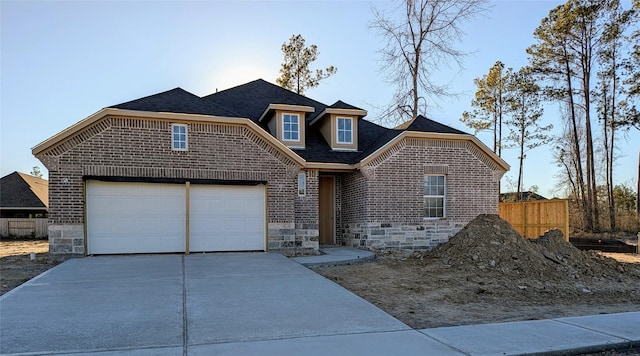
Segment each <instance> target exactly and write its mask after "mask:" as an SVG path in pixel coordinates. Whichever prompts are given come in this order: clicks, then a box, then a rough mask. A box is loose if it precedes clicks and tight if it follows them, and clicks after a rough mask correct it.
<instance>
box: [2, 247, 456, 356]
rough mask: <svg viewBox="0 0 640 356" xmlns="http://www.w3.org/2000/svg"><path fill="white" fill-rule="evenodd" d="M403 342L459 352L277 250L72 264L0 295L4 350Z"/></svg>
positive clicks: (377, 349) (318, 347)
mask: <svg viewBox="0 0 640 356" xmlns="http://www.w3.org/2000/svg"><path fill="white" fill-rule="evenodd" d="M372 340H376V342H375V343H371V341H372ZM408 341H411V342H408ZM303 345H304V346H303ZM403 345H404V346H403ZM407 345H413V346H411V347H416V348H417V349H416V350H414V351H418V350H424V349H425V348H426V349H432V350H433V349H434V348H435V349H442V351H443V353H447V352H450V351H453V350H452V349H448V348H446V347H445V346H444V345H442V344H440V343H438V342H435V341H434V340H431V339H429V338H425V337H424V335H421V334H419V333H418V332H417V331H414V330H412V329H410V328H409V327H408V326H406V325H405V324H403V323H401V322H400V321H398V320H396V319H394V318H393V317H391V316H390V315H388V314H386V313H385V312H383V311H382V310H380V309H378V308H376V307H375V306H373V305H372V304H370V303H369V302H367V301H365V300H363V299H361V298H359V297H357V296H356V295H354V294H352V293H351V292H349V291H347V290H346V289H344V288H342V287H340V286H339V285H337V284H335V283H333V282H331V281H329V280H327V279H325V278H323V277H321V276H320V275H317V274H316V273H314V272H312V271H310V270H308V269H307V268H305V267H303V266H301V265H299V264H298V263H296V262H294V261H292V260H290V259H288V258H286V257H284V256H282V255H279V254H272V253H232V254H206V255H205V254H198V255H189V256H182V255H156V256H113V257H89V258H81V259H73V260H69V261H67V262H65V263H63V264H61V265H59V266H57V267H55V268H53V269H51V270H50V271H48V272H46V273H44V274H43V275H41V276H39V277H37V278H36V279H34V280H32V281H30V282H28V283H26V284H25V285H23V286H22V287H20V288H18V289H16V290H14V291H12V292H10V293H8V294H6V295H5V296H3V297H2V298H1V299H0V353H3V354H6V353H84V352H86V353H89V352H99V351H102V352H107V353H108V354H132V353H133V354H153V355H183V354H193V355H197V354H212V353H216V354H226V353H228V354H237V353H242V354H264V353H272V354H278V353H282V352H289V351H293V352H295V350H298V351H301V350H300V349H298V348H300V347H304V350H306V352H305V353H308V352H311V353H314V350H315V352H317V353H319V354H326V353H335V352H341V353H345V352H346V353H349V350H351V351H353V352H357V353H361V352H367V351H369V352H373V353H374V354H375V353H387V352H386V351H389V352H393V351H398V350H403V349H404V351H411V350H406V349H405V348H406V347H407ZM334 351H335V352H334ZM298 353H299V352H298ZM453 353H455V352H453Z"/></svg>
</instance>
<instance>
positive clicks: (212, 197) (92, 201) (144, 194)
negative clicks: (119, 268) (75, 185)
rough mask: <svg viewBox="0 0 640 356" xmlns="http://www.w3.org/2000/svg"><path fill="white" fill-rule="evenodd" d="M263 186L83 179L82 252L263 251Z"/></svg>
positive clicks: (264, 246)
mask: <svg viewBox="0 0 640 356" xmlns="http://www.w3.org/2000/svg"><path fill="white" fill-rule="evenodd" d="M265 190H266V189H265V185H264V184H254V185H222V184H191V183H189V182H185V183H150V182H126V181H125V182H123V181H102V180H94V179H90V180H87V181H86V212H85V216H86V229H87V234H86V236H87V241H86V242H87V244H86V246H87V253H88V254H123V253H172V252H213V251H265V250H266V197H265V195H266V194H265Z"/></svg>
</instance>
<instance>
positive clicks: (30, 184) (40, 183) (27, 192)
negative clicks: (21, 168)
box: [0, 172, 49, 209]
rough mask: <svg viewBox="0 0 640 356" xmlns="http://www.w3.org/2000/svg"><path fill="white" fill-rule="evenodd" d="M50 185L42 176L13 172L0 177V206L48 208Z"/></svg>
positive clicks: (4, 207)
mask: <svg viewBox="0 0 640 356" xmlns="http://www.w3.org/2000/svg"><path fill="white" fill-rule="evenodd" d="M48 204H49V185H48V182H47V181H46V180H44V179H42V178H37V177H34V176H30V175H28V174H24V173H20V172H13V173H11V174H8V175H6V176H4V177H2V178H0V208H2V209H38V208H41V209H46V208H47V206H48Z"/></svg>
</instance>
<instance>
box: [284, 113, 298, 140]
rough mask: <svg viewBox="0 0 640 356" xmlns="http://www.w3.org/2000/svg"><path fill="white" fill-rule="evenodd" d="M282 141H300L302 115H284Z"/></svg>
mask: <svg viewBox="0 0 640 356" xmlns="http://www.w3.org/2000/svg"><path fill="white" fill-rule="evenodd" d="M282 140H283V141H296V142H299V141H300V115H298V114H288V113H285V114H282Z"/></svg>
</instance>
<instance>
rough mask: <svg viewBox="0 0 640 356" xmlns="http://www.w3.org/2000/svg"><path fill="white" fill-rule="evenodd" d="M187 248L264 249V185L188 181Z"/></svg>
mask: <svg viewBox="0 0 640 356" xmlns="http://www.w3.org/2000/svg"><path fill="white" fill-rule="evenodd" d="M190 191H191V200H190V205H191V209H190V212H189V216H190V218H189V222H190V228H189V250H190V251H193V252H201V251H264V250H265V247H266V245H265V244H266V239H265V229H266V228H265V202H264V186H263V185H257V186H250V187H245V186H228V185H194V184H192V185H191V189H190Z"/></svg>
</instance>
